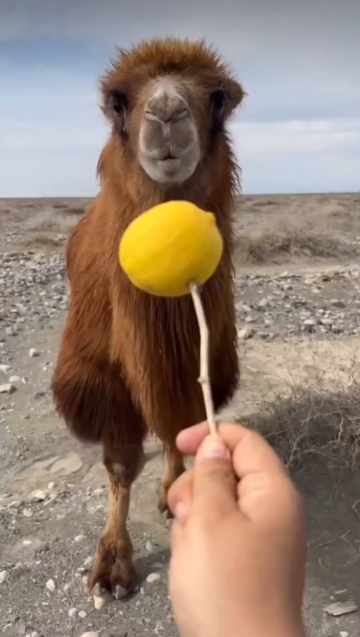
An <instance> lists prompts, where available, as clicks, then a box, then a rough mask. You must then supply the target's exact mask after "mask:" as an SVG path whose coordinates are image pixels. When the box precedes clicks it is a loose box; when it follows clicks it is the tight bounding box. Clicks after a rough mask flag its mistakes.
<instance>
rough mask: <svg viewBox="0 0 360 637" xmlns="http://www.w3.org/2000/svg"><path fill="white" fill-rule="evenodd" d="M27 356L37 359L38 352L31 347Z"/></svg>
mask: <svg viewBox="0 0 360 637" xmlns="http://www.w3.org/2000/svg"><path fill="white" fill-rule="evenodd" d="M29 356H30V358H37V357H38V356H40V352H38V350H37V349H34V348H33V347H32V348H31V349H29Z"/></svg>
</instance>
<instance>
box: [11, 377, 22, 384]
mask: <svg viewBox="0 0 360 637" xmlns="http://www.w3.org/2000/svg"><path fill="white" fill-rule="evenodd" d="M9 383H21V378H20V376H10V378H9Z"/></svg>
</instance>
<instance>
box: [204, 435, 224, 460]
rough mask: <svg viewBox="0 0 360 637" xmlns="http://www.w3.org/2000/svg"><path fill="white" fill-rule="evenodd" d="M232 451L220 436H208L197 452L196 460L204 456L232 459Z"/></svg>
mask: <svg viewBox="0 0 360 637" xmlns="http://www.w3.org/2000/svg"><path fill="white" fill-rule="evenodd" d="M230 457H231V456H230V451H229V449H228V448H227V446H226V445H225V443H224V442H223V441H222V440H221V438H219V437H218V436H212V435H210V436H206V438H205V439H204V440H203V442H202V444H201V445H200V447H199V450H198V452H197V454H196V460H203V459H204V458H222V459H223V460H230Z"/></svg>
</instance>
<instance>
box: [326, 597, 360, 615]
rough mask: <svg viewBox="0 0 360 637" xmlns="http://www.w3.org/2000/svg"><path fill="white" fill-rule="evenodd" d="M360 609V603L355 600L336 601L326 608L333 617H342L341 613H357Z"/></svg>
mask: <svg viewBox="0 0 360 637" xmlns="http://www.w3.org/2000/svg"><path fill="white" fill-rule="evenodd" d="M357 610H358V605H357V604H355V602H352V601H349V602H335V603H334V604H330V606H326V608H324V611H325V613H327V614H328V615H332V617H340V616H341V615H348V614H349V613H355V612H356V611H357Z"/></svg>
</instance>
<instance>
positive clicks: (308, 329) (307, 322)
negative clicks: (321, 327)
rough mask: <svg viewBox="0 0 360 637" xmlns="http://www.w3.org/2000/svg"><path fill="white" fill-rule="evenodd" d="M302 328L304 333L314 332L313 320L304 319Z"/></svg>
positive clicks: (314, 324)
mask: <svg viewBox="0 0 360 637" xmlns="http://www.w3.org/2000/svg"><path fill="white" fill-rule="evenodd" d="M303 326H304V329H305V330H306V332H314V331H315V328H316V321H315V320H314V319H305V321H303Z"/></svg>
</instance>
